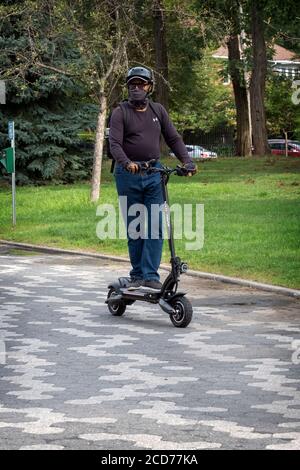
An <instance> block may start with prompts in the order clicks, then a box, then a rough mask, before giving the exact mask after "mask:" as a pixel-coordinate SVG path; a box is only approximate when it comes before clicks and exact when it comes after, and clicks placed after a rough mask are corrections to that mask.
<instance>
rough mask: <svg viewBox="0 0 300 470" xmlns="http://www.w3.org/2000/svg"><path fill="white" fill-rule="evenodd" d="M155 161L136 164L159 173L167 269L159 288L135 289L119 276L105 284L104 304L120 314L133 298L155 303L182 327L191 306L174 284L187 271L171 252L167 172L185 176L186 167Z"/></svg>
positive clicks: (141, 169) (171, 228)
mask: <svg viewBox="0 0 300 470" xmlns="http://www.w3.org/2000/svg"><path fill="white" fill-rule="evenodd" d="M153 162H155V160H150V161H149V162H145V163H144V164H140V165H139V166H140V171H141V172H146V173H154V172H159V173H160V179H161V186H162V193H163V200H164V203H163V211H164V214H165V219H166V227H167V231H168V243H169V249H170V254H171V260H170V263H171V272H170V274H169V275H168V276H167V278H166V280H165V281H164V283H163V285H162V288H161V290H160V291H157V292H154V291H150V290H149V291H147V290H144V289H145V288H143V290H139V288H133V287H128V282H129V281H130V278H127V277H119V279H118V282H114V283H111V284H109V286H108V295H107V299H106V301H105V303H107V305H108V309H109V311H110V313H111V314H112V315H114V316H121V315H123V313H124V312H125V310H126V308H127V306H128V305H132V304H133V303H134V302H136V301H137V300H139V301H142V302H149V303H152V304H158V305H159V306H160V307H161V309H162V310H163V311H164V312H166V313H167V314H168V315H169V316H170V319H171V322H172V323H173V325H174V326H175V327H177V328H185V327H187V326H188V324H189V323H190V322H191V320H192V316H193V307H192V304H191V303H190V301H189V300H188V298H187V297H185V295H186V292H178V291H177V288H178V283H179V280H180V275H181V274H182V273H186V272H187V270H188V266H187V263H185V262H182V261H181V259H180V258H179V257H178V256H176V254H175V245H174V235H173V226H172V221H171V217H170V210H169V196H168V189H167V184H168V181H169V178H170V175H171V174H177V175H179V176H185V175H186V174H187V170H186V169H185V168H184V167H181V166H179V165H177V167H176V168H168V167H166V166H164V165H162V167H161V168H157V167H153V166H151V165H152V163H153Z"/></svg>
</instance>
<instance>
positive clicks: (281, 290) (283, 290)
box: [0, 239, 300, 298]
mask: <svg viewBox="0 0 300 470" xmlns="http://www.w3.org/2000/svg"><path fill="white" fill-rule="evenodd" d="M0 244H3V245H8V246H11V247H15V248H23V249H24V250H32V251H40V252H42V253H52V254H64V255H79V256H86V257H89V258H98V259H107V260H111V261H118V262H123V263H129V259H128V258H124V257H122V256H114V255H105V254H98V253H91V252H88V251H80V250H66V249H63V248H52V247H49V246H43V245H32V244H30V243H18V242H11V241H7V240H1V239H0ZM160 268H161V269H163V270H164V271H170V267H169V266H168V265H165V264H162V265H161V266H160ZM185 275H186V276H192V277H198V278H201V279H209V280H211V281H218V282H224V283H227V284H235V285H238V286H242V287H250V288H252V289H258V290H263V291H267V292H273V293H276V294H282V295H288V296H290V297H296V298H300V290H297V289H289V288H288V287H281V286H272V285H271V284H264V283H260V282H256V281H250V280H247V279H240V278H237V277H230V276H223V275H221V274H212V273H207V272H204V271H193V270H191V269H189V271H188V272H187V273H185Z"/></svg>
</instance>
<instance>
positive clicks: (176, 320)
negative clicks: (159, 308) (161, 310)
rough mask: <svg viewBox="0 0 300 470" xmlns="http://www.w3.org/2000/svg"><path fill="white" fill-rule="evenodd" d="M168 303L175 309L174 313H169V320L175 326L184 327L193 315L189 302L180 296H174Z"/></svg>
mask: <svg viewBox="0 0 300 470" xmlns="http://www.w3.org/2000/svg"><path fill="white" fill-rule="evenodd" d="M170 304H171V306H172V307H173V308H174V310H175V313H171V314H170V318H171V322H172V323H173V325H174V326H176V328H186V327H187V326H188V325H189V323H190V322H191V320H192V317H193V307H192V304H191V302H190V301H189V300H188V299H187V298H186V297H183V296H182V297H176V298H175V299H174V300H173V301H172V302H170Z"/></svg>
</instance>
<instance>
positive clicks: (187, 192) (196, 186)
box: [0, 158, 300, 288]
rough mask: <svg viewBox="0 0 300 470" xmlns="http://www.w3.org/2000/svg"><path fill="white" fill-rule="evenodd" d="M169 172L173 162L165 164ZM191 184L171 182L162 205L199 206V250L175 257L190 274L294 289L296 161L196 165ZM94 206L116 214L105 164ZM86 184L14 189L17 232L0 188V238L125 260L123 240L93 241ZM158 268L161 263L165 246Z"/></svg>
mask: <svg viewBox="0 0 300 470" xmlns="http://www.w3.org/2000/svg"><path fill="white" fill-rule="evenodd" d="M167 161H168V163H170V165H174V164H175V163H176V162H175V161H174V160H167ZM199 170H200V171H199V173H198V174H197V175H196V176H194V177H193V178H179V177H174V178H172V179H171V180H170V183H169V194H170V203H204V206H205V243H204V247H203V249H202V250H198V251H188V252H186V251H185V248H184V245H185V240H177V241H176V248H177V252H178V254H179V255H180V256H181V257H182V258H183V259H184V260H185V261H188V263H189V266H190V267H191V268H192V269H199V270H203V271H209V272H215V273H221V274H225V275H231V276H240V277H243V278H247V279H252V280H257V281H263V282H269V283H273V284H278V285H282V286H288V287H294V288H299V287H300V261H299V239H300V237H299V235H300V222H299V221H300V203H299V196H300V177H299V173H300V159H299V160H298V161H297V160H296V159H291V158H290V159H276V161H269V160H267V159H254V158H253V159H252V158H249V159H234V158H224V159H219V160H218V161H212V162H206V163H204V164H202V163H201V164H199ZM102 178H103V184H102V188H101V200H100V201H99V202H100V203H112V204H114V205H115V206H116V207H117V194H116V190H115V185H114V181H113V178H112V176H111V175H110V173H109V162H105V163H104V166H103V174H102ZM89 191H90V187H89V184H88V183H85V184H75V185H66V186H53V185H52V186H43V187H20V188H17V227H16V228H12V225H11V193H10V188H9V187H1V188H0V238H3V239H7V240H15V241H20V242H28V243H36V244H45V245H49V246H57V247H63V248H73V249H79V248H80V249H84V250H89V251H94V252H102V253H113V254H120V255H127V249H126V246H127V245H126V241H125V240H98V238H97V236H96V225H97V222H98V221H99V220H100V217H97V216H96V205H95V204H92V203H90V202H89ZM163 260H164V262H168V261H169V254H168V250H167V243H166V242H165V246H164V255H163Z"/></svg>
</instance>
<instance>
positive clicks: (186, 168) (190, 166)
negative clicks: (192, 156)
mask: <svg viewBox="0 0 300 470" xmlns="http://www.w3.org/2000/svg"><path fill="white" fill-rule="evenodd" d="M195 173H197V167H196V165H195V164H194V163H193V162H190V163H186V164H185V165H183V166H181V167H180V166H178V171H177V175H178V176H193V175H195Z"/></svg>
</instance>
